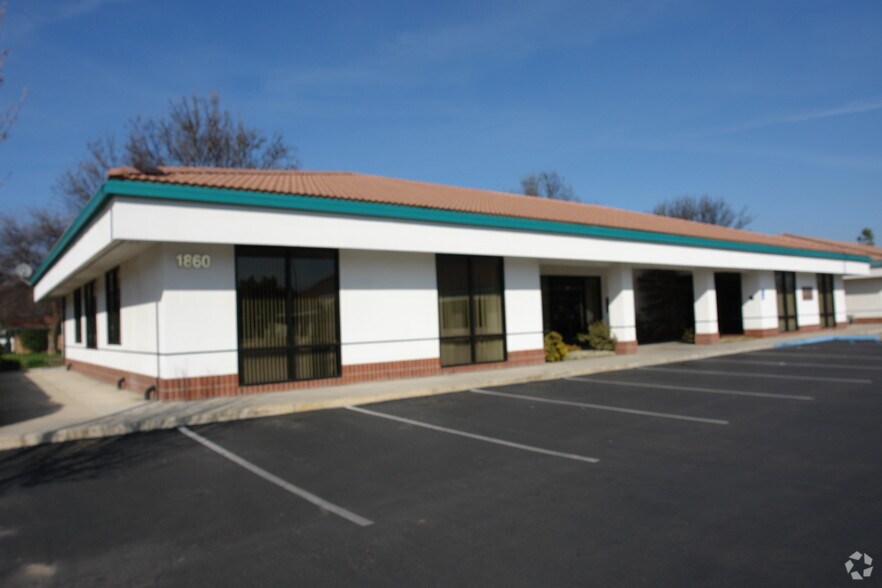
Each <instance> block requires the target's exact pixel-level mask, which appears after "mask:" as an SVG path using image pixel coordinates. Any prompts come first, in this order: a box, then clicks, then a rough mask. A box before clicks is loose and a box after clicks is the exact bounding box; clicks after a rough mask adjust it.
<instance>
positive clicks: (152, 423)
mask: <svg viewBox="0 0 882 588" xmlns="http://www.w3.org/2000/svg"><path fill="white" fill-rule="evenodd" d="M876 333H882V328H879V329H874V330H870V329H867V330H864V331H863V333H862V335H865V336H867V335H871V336H872V338H875V340H877V341H878V340H880V336H879V335H878V334H876ZM842 337H847V336H846V335H842ZM812 339H817V336H814V337H806V336H803V337H798V336H794V337H793V338H791V339H789V340H787V341H784V342H782V341H781V340H780V338H775V339H774V340H773V339H759V340H751V341H738V342H734V343H721V344H719V345H714V346H712V347H696V348H694V349H691V350H689V351H686V352H684V351H682V350H677V352H673V353H668V354H659V355H658V356H653V355H651V354H647V355H644V356H640V355H633V356H621V355H620V356H614V357H602V358H593V359H586V360H576V361H572V362H561V363H556V364H545V365H540V366H528V367H520V368H505V369H499V370H488V371H486V372H472V373H469V374H465V375H463V377H458V376H442V377H431V378H420V379H413V380H397V381H395V380H393V381H389V382H381V383H377V382H373V383H371V385H373V386H376V385H384V386H386V387H389V388H400V389H398V390H388V391H384V392H364V391H362V390H359V387H365V385H363V384H354V385H350V386H346V387H338V388H325V389H314V390H313V391H312V392H311V395H314V396H316V398H314V399H313V398H311V399H309V400H299V399H296V400H295V399H288V398H284V396H286V395H291V393H290V392H278V393H273V394H261V395H254V396H237V397H234V398H223V399H208V400H194V401H184V402H169V403H148V404H141V405H136V406H134V407H132V408H130V409H126V410H122V411H119V412H117V413H113V414H111V415H107V416H106V417H100V418H97V419H92V420H90V421H86V422H83V423H77V424H75V425H72V426H68V427H60V428H57V429H53V430H46V431H36V432H30V433H25V434H22V435H17V436H3V435H2V431H0V450H9V449H17V448H22V447H32V446H35V445H42V444H46V443H63V442H66V441H77V440H83V439H97V438H102V437H116V436H119V435H127V434H131V433H142V432H147V431H158V430H164V429H174V428H177V427H180V426H184V425H187V426H191V425H206V424H210V423H222V422H229V421H236V420H245V419H254V418H262V417H270V416H280V415H285V414H293V413H298V412H309V411H315V410H325V409H331V408H341V407H344V406H358V405H363V404H374V403H378V402H389V401H393V400H404V399H408V398H419V397H424V396H434V395H440V394H451V393H456V392H464V391H467V390H470V389H472V388H485V387H495V386H505V385H510V384H523V383H529V382H539V381H547V380H556V379H560V378H568V377H575V376H585V375H590V374H596V373H603V372H611V371H618V370H626V369H633V368H638V367H649V366H655V365H664V364H669V363H679V362H683V361H692V360H696V359H706V358H712V357H720V356H725V355H734V354H737V353H745V352H749V351H759V350H764V349H774V348H776V347H779V346H781V345H782V343H783V344H787V345H788V346H791V345H794V344H797V345H798V344H803V345H804V344H809V343H810V342H811V340H812ZM437 380H442V381H441V382H437ZM463 380H464V381H463ZM340 389H343V392H342V393H340V392H339V390H340ZM329 391H330V392H329ZM347 391H351V394H348V395H347V394H346V392H347ZM335 393H336V394H337V395H336V396H334V394H335ZM323 395H324V396H331V397H329V398H319V396H323Z"/></svg>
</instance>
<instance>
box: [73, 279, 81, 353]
mask: <svg viewBox="0 0 882 588" xmlns="http://www.w3.org/2000/svg"><path fill="white" fill-rule="evenodd" d="M73 312H74V341H75V342H76V343H82V342H83V326H82V325H83V291H82V290H80V289H79V288H77V289H76V290H74V293H73Z"/></svg>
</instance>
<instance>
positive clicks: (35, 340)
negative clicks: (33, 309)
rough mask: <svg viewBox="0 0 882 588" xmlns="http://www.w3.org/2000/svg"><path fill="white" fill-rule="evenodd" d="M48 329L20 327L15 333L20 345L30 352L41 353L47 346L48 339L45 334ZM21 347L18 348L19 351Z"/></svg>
mask: <svg viewBox="0 0 882 588" xmlns="http://www.w3.org/2000/svg"><path fill="white" fill-rule="evenodd" d="M48 333H49V329H22V330H20V331H18V332H16V333H15V337H16V338H17V339H18V341H19V343H21V346H22V347H24V348H25V349H27V350H28V351H29V352H31V353H43V352H44V351H46V350H47V349H48V348H49V339H48V338H47V337H46V335H47V334H48ZM21 351H22V349H20V348H18V352H19V353H21Z"/></svg>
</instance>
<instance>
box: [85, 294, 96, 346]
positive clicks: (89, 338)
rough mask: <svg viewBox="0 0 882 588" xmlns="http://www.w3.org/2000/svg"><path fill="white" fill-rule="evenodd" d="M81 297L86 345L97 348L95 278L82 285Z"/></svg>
mask: <svg viewBox="0 0 882 588" xmlns="http://www.w3.org/2000/svg"><path fill="white" fill-rule="evenodd" d="M83 299H84V300H83V302H84V303H85V311H86V312H85V314H86V347H88V348H89V349H98V301H97V299H96V297H95V280H92V281H91V282H89V283H88V284H86V285H84V286H83Z"/></svg>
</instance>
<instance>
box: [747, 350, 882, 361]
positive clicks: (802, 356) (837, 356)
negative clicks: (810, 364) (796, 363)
mask: <svg viewBox="0 0 882 588" xmlns="http://www.w3.org/2000/svg"><path fill="white" fill-rule="evenodd" d="M750 355H751V356H754V355H759V356H766V355H770V356H772V357H789V358H790V359H818V358H817V357H815V356H817V355H820V359H850V360H852V361H854V360H858V361H872V362H873V363H879V361H880V359H882V357H880V358H878V359H876V358H873V357H868V356H865V355H845V354H836V353H824V354H819V353H811V354H809V353H794V352H789V351H765V350H763V351H753V352H751V354H750ZM863 358H866V359H863Z"/></svg>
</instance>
